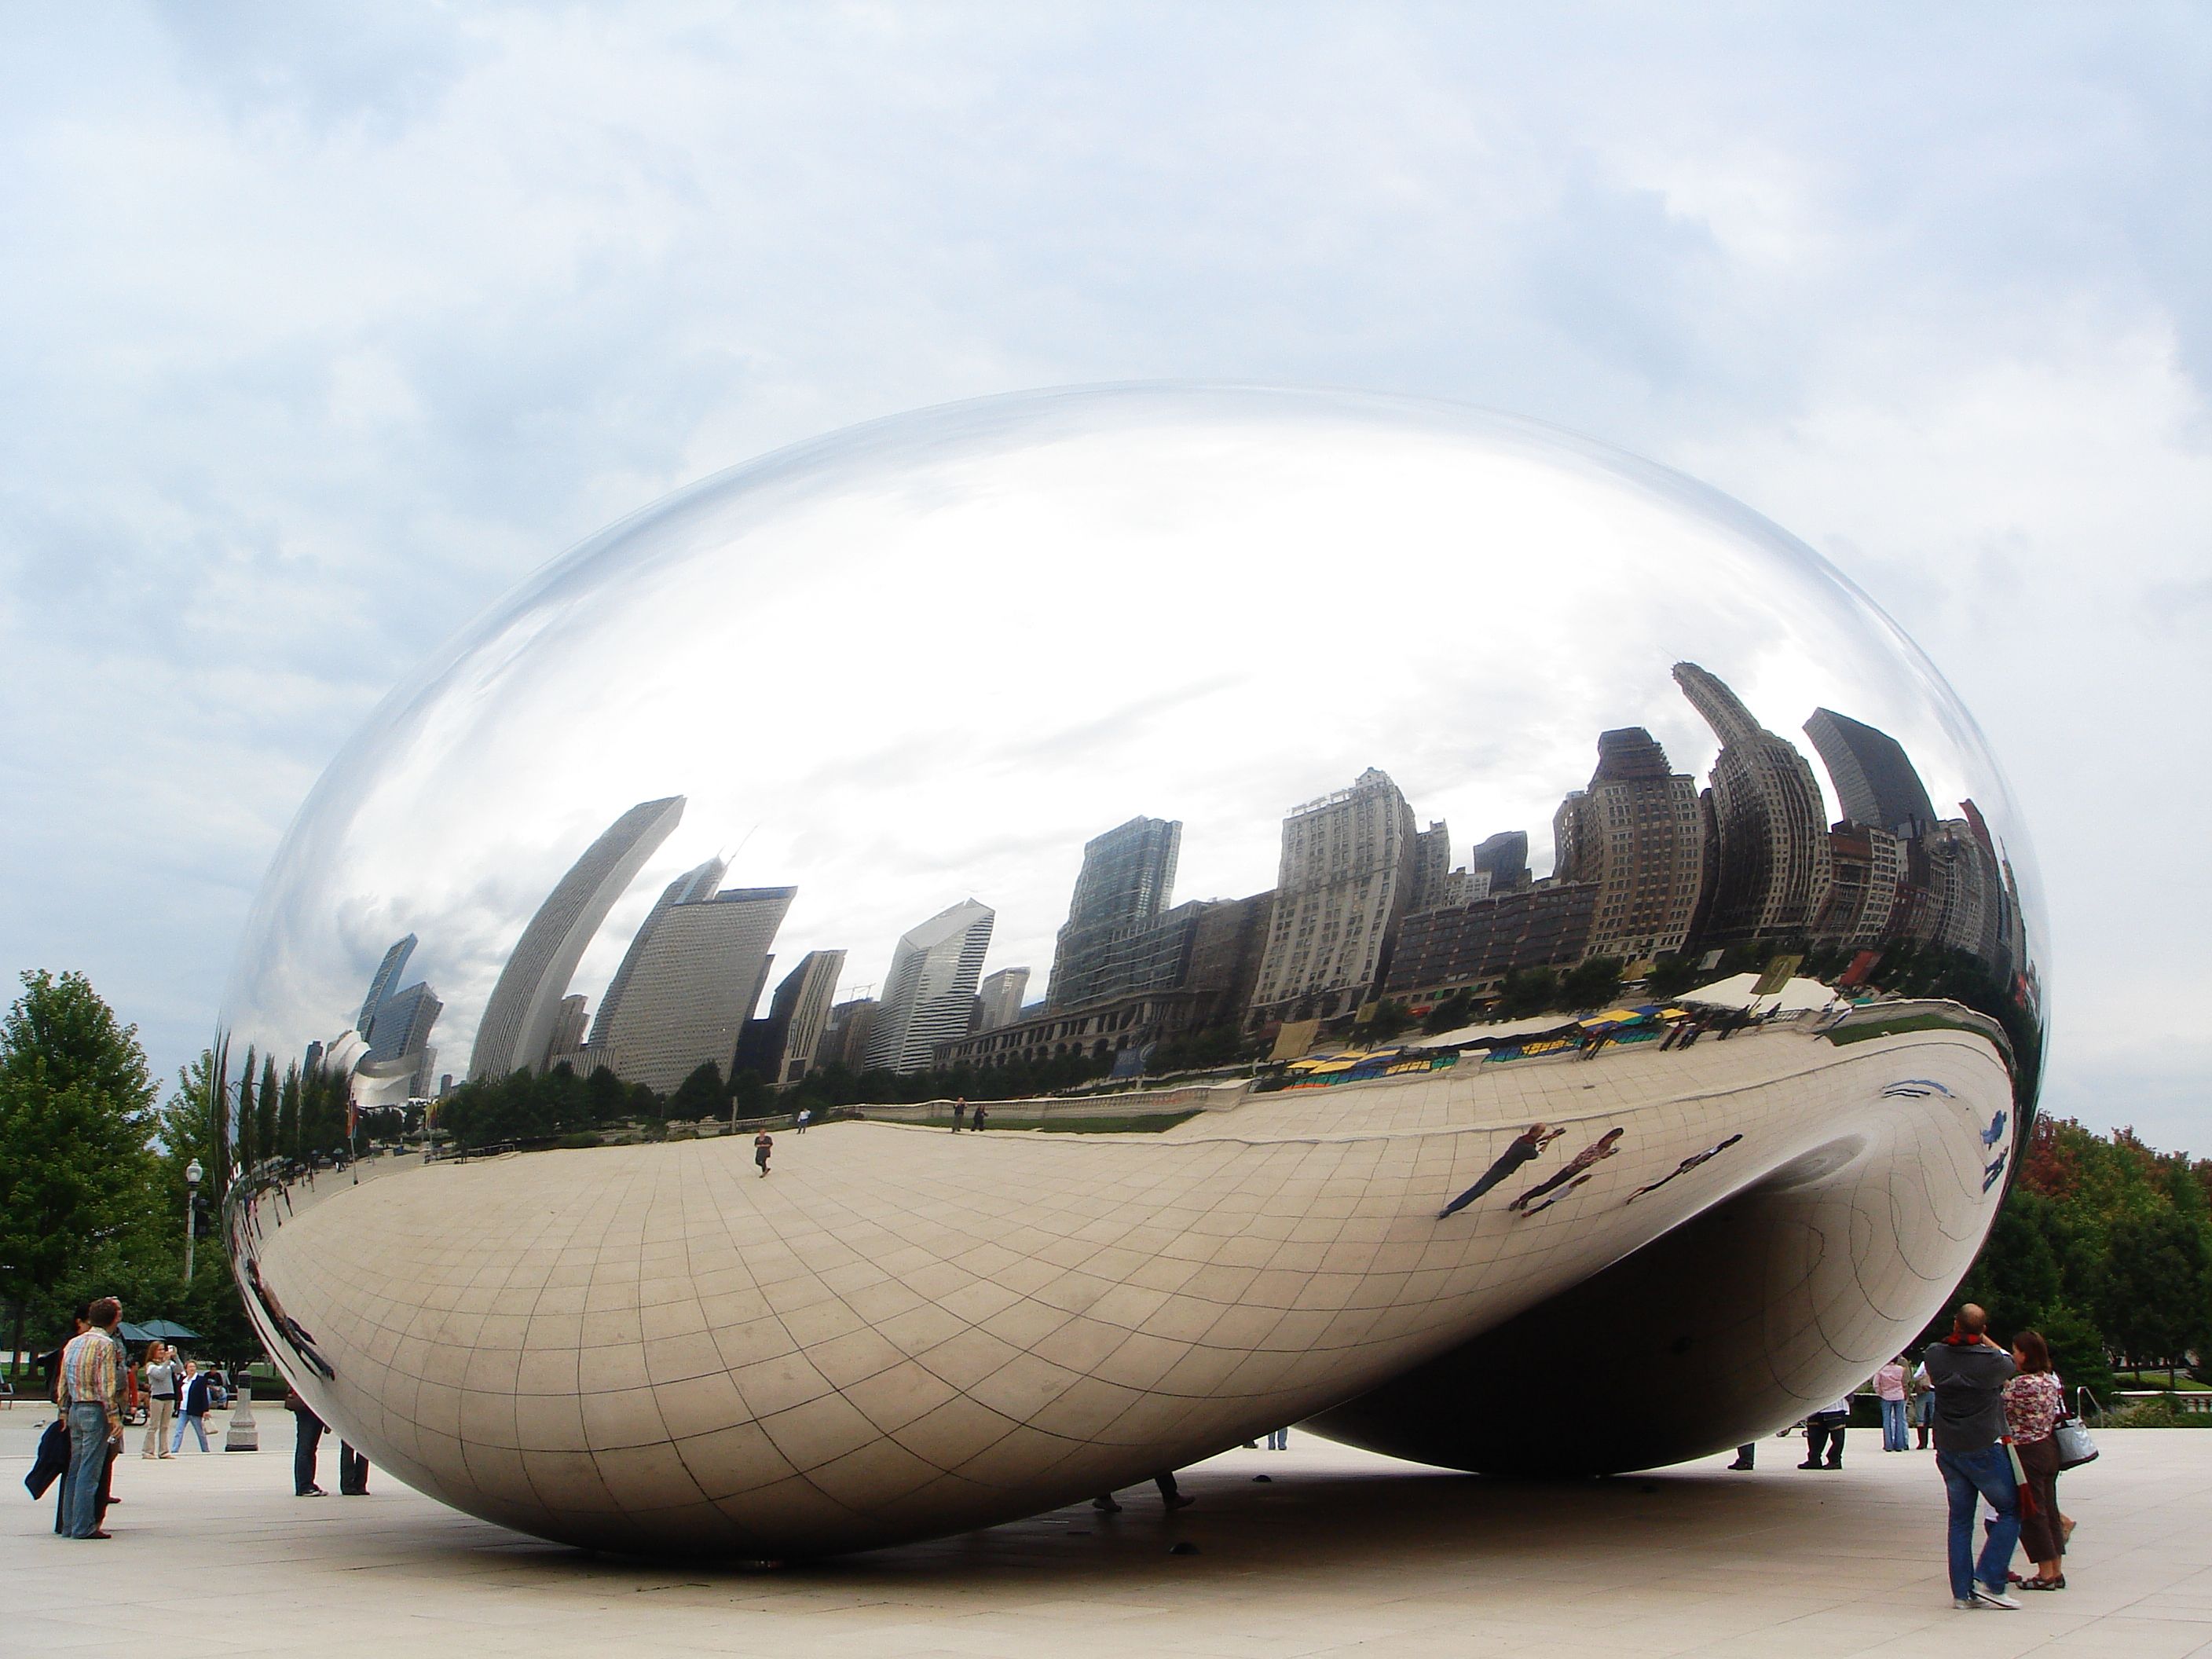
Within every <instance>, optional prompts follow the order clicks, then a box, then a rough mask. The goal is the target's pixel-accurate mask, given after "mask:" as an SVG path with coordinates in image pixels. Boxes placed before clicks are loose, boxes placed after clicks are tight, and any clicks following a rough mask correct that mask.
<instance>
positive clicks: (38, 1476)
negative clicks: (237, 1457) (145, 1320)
mask: <svg viewBox="0 0 2212 1659" xmlns="http://www.w3.org/2000/svg"><path fill="white" fill-rule="evenodd" d="M122 1323H123V1304H122V1303H121V1302H120V1301H118V1299H117V1298H116V1297H112V1296H104V1297H100V1299H99V1300H97V1301H95V1302H88V1303H87V1304H85V1305H84V1306H82V1307H81V1308H79V1309H78V1310H77V1311H76V1331H75V1332H74V1334H72V1335H71V1336H70V1339H69V1340H67V1341H66V1342H64V1343H63V1344H62V1345H61V1346H59V1347H58V1348H57V1349H56V1350H55V1351H54V1352H53V1353H52V1355H50V1356H49V1357H48V1361H47V1364H48V1367H49V1372H50V1375H51V1376H52V1399H53V1402H54V1405H55V1407H56V1408H57V1410H58V1413H59V1415H58V1418H57V1419H56V1420H55V1421H54V1422H53V1424H52V1425H50V1426H49V1427H48V1428H47V1430H46V1434H45V1436H44V1437H42V1438H41V1439H40V1443H39V1450H38V1455H37V1456H36V1458H35V1459H34V1460H33V1464H32V1468H31V1473H30V1474H28V1475H27V1476H26V1477H25V1478H24V1481H23V1485H24V1486H25V1488H26V1489H27V1490H28V1491H29V1492H30V1494H31V1496H32V1497H33V1498H42V1497H44V1496H45V1495H46V1488H47V1487H48V1486H52V1485H54V1484H55V1483H56V1482H57V1481H58V1482H59V1488H60V1489H59V1492H58V1494H57V1496H56V1498H55V1501H54V1530H55V1532H57V1533H58V1534H61V1535H62V1536H63V1537H64V1538H106V1537H107V1536H108V1533H107V1530H106V1522H107V1511H108V1509H109V1508H110V1506H112V1505H113V1504H118V1503H120V1502H121V1501H122V1500H121V1499H120V1498H117V1497H116V1495H115V1460H116V1459H117V1458H118V1457H119V1456H121V1455H122V1453H123V1438H124V1425H125V1422H126V1420H127V1419H129V1417H130V1415H131V1413H133V1412H135V1411H137V1409H138V1407H140V1405H141V1404H143V1406H144V1407H145V1409H146V1436H145V1439H144V1440H143V1443H142V1444H141V1449H140V1452H139V1455H140V1456H141V1457H143V1458H146V1459H148V1460H149V1461H151V1460H155V1459H160V1458H169V1457H174V1456H175V1455H177V1452H178V1450H179V1448H180V1447H181V1446H182V1445H183V1443H184V1438H185V1430H187V1429H190V1430H191V1431H192V1432H193V1433H194V1434H195V1435H197V1437H199V1443H200V1449H201V1450H202V1451H205V1450H207V1449H208V1437H207V1414H208V1413H209V1412H210V1411H212V1410H214V1409H215V1408H216V1407H217V1406H219V1405H221V1404H222V1403H223V1398H224V1396H223V1395H222V1391H221V1385H220V1382H219V1379H218V1378H217V1377H216V1374H215V1373H213V1372H211V1371H203V1370H200V1369H199V1367H198V1365H197V1364H196V1363H194V1362H193V1361H192V1360H190V1359H187V1358H184V1357H183V1356H182V1355H180V1354H179V1352H177V1350H176V1349H175V1348H174V1347H173V1346H171V1345H170V1344H168V1343H167V1342H159V1341H157V1342H150V1343H149V1344H148V1345H147V1346H146V1356H145V1360H144V1363H143V1365H140V1366H134V1365H133V1364H131V1352H130V1349H129V1348H128V1347H126V1346H125V1343H124V1340H123V1335H122V1331H121V1326H122ZM165 1439H166V1440H167V1444H164V1443H163V1442H164V1440H165Z"/></svg>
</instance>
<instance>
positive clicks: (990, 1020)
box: [975, 968, 1030, 1031]
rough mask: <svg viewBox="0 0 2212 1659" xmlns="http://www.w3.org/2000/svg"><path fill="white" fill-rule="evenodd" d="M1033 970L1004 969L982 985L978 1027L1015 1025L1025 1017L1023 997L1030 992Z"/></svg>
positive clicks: (977, 997)
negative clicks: (1023, 1014)
mask: <svg viewBox="0 0 2212 1659" xmlns="http://www.w3.org/2000/svg"><path fill="white" fill-rule="evenodd" d="M1029 989H1030V970H1029V969H1026V968H1001V969H999V971H998V972H997V973H995V974H992V975H988V976H987V977H986V978H985V979H984V981H983V986H982V988H981V990H980V991H978V992H977V993H976V994H975V998H976V1001H977V1002H978V1003H979V1004H980V1005H981V1006H980V1008H979V1010H978V1012H979V1013H980V1015H981V1018H980V1019H979V1020H978V1022H977V1024H976V1026H975V1029H976V1030H979V1031H995V1030H998V1029H999V1028H1000V1026H1001V1025H1011V1024H1013V1023H1014V1022H1015V1021H1016V1020H1018V1019H1019V1018H1021V1017H1022V999H1023V998H1024V997H1025V996H1027V995H1028V994H1029Z"/></svg>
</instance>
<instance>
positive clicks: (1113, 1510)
mask: <svg viewBox="0 0 2212 1659" xmlns="http://www.w3.org/2000/svg"><path fill="white" fill-rule="evenodd" d="M1152 1484H1153V1485H1154V1486H1158V1488H1159V1489H1160V1507H1161V1508H1162V1509H1164V1510H1187V1509H1188V1508H1189V1507H1190V1506H1191V1505H1192V1504H1195V1503H1196V1502H1198V1499H1196V1498H1193V1497H1191V1496H1190V1495H1189V1494H1188V1493H1187V1492H1183V1491H1182V1489H1181V1488H1180V1487H1178V1486H1176V1478H1175V1471H1174V1470H1173V1469H1163V1470H1161V1471H1160V1473H1159V1474H1156V1475H1154V1476H1153V1477H1152ZM1091 1508H1092V1509H1094V1510H1103V1511H1104V1512H1105V1513H1106V1514H1108V1515H1119V1514H1120V1513H1121V1504H1118V1503H1116V1502H1115V1498H1114V1494H1113V1493H1112V1492H1101V1493H1100V1494H1099V1495H1098V1496H1097V1497H1096V1498H1092V1499H1091Z"/></svg>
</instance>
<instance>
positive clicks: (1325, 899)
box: [1252, 766, 1416, 1021]
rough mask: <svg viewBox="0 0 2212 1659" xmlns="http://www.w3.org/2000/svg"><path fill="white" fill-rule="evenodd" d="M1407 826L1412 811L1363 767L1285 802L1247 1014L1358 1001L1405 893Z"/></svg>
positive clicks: (1380, 960)
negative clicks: (1345, 783)
mask: <svg viewBox="0 0 2212 1659" xmlns="http://www.w3.org/2000/svg"><path fill="white" fill-rule="evenodd" d="M1415 833H1416V832H1415V830H1414V829H1413V808H1412V807H1410V806H1408V805H1407V804H1406V798H1405V796H1404V795H1402V794H1401V793H1399V792H1398V786H1397V785H1396V784H1395V783H1393V782H1391V781H1390V779H1389V775H1388V774H1386V773H1383V772H1381V771H1378V770H1376V769H1375V768H1373V767H1371V766H1370V767H1369V768H1368V769H1367V770H1366V771H1364V772H1363V773H1361V774H1360V775H1359V776H1358V779H1357V780H1356V781H1354V782H1353V784H1352V787H1350V788H1349V789H1340V790H1338V791H1337V792H1336V793H1334V794H1332V795H1324V796H1322V798H1321V799H1319V800H1316V801H1309V802H1308V803H1307V804H1306V805H1304V806H1299V807H1296V808H1294V809H1292V811H1291V813H1290V815H1289V816H1288V817H1285V819H1284V820H1283V854H1282V860H1281V864H1280V866H1279V876H1278V878H1277V880H1276V884H1275V904H1274V911H1273V916H1272V918H1271V920H1270V922H1269V927H1268V933H1267V953H1266V955H1265V956H1264V957H1262V958H1261V963H1260V977H1259V983H1258V985H1257V986H1256V987H1255V989H1254V991H1253V994H1252V1018H1253V1019H1254V1020H1255V1021H1257V1020H1265V1019H1269V1018H1281V1019H1297V1018H1322V1019H1327V1018H1331V1017H1332V1016H1334V1015H1336V1014H1339V1013H1343V1012H1346V1011H1348V1010H1350V1009H1352V1008H1354V1007H1356V1006H1358V1005H1359V1004H1360V1003H1361V1002H1363V1001H1364V1000H1366V998H1367V996H1368V994H1369V993H1370V992H1371V991H1373V990H1374V989H1375V988H1376V986H1377V985H1378V983H1379V982H1380V981H1381V978H1382V975H1383V969H1384V968H1385V967H1386V966H1387V957H1388V951H1389V943H1390V939H1391V936H1392V934H1393V933H1394V932H1395V929H1396V927H1397V924H1398V921H1399V919H1400V918H1401V916H1403V915H1405V913H1406V904H1407V900H1408V899H1409V898H1410V897H1411V896H1412V894H1411V889H1412V883H1411V881H1410V880H1409V875H1410V871H1411V862H1412V856H1413V842H1414V837H1415Z"/></svg>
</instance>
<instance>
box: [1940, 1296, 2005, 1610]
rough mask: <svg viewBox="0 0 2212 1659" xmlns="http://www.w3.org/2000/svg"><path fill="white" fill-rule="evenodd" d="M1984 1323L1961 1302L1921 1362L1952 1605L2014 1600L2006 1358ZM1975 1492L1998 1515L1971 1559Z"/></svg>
mask: <svg viewBox="0 0 2212 1659" xmlns="http://www.w3.org/2000/svg"><path fill="white" fill-rule="evenodd" d="M1989 1328H1990V1316H1989V1315H1987V1314H1986V1313H1984V1312H1983V1311H1982V1310H1981V1309H1979V1308H1978V1307H1976V1306H1975V1305H1974V1304H1972V1303H1971V1302H1969V1303H1966V1304H1965V1305H1964V1306H1962V1307H1961V1308H1960V1310H1959V1312H1958V1316H1957V1317H1956V1318H1955V1319H1954V1321H1953V1322H1952V1325H1951V1334H1950V1335H1948V1336H1947V1337H1945V1338H1944V1339H1943V1340H1942V1341H1941V1342H1937V1343H1935V1344H1933V1345H1931V1346H1929V1350H1928V1352H1927V1355H1926V1357H1925V1359H1924V1361H1923V1363H1924V1364H1926V1365H1927V1367H1928V1380H1929V1383H1931V1384H1933V1385H1934V1387H1935V1390H1936V1468H1937V1469H1938V1470H1939V1471H1940V1472H1941V1473H1942V1476H1943V1486H1944V1489H1945V1491H1946V1492H1948V1494H1949V1497H1950V1503H1951V1539H1950V1563H1951V1605H1952V1606H1953V1607H1961V1608H1967V1607H2007V1608H2011V1607H2019V1606H2020V1603H2019V1602H2018V1601H2015V1599H2014V1598H2013V1597H2012V1596H2010V1595H2007V1594H2006V1593H2005V1584H2006V1582H2007V1581H2006V1573H2007V1571H2008V1570H2009V1569H2010V1567H2011V1565H2012V1552H2013V1547H2014V1546H2015V1544H2017V1543H2018V1542H2019V1541H2020V1486H2019V1483H2018V1482H2017V1481H2015V1480H2014V1479H2013V1472H2012V1454H2011V1452H2010V1451H2009V1450H2008V1449H2007V1448H2006V1446H2005V1444H2004V1435H2005V1418H2004V1385H2005V1383H2007V1382H2008V1380H2009V1379H2010V1378H2011V1376H2012V1374H2013V1363H2012V1356H2011V1355H2010V1354H2008V1353H2007V1352H2005V1351H2004V1350H2003V1349H2002V1348H2001V1347H1999V1346H1997V1345H1996V1343H1994V1342H1992V1341H1991V1340H1990V1329H1989ZM1977 1498H1988V1499H1989V1500H1990V1507H1991V1508H1992V1509H1994V1510H1996V1512H1997V1518H1996V1525H1994V1526H1992V1527H1991V1528H1990V1536H1989V1541H1988V1542H1987V1543H1986V1544H1984V1545H1983V1547H1982V1559H1981V1560H1980V1561H1979V1562H1976V1561H1975V1559H1974V1510H1975V1507H1976V1503H1975V1500H1976V1499H1977Z"/></svg>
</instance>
